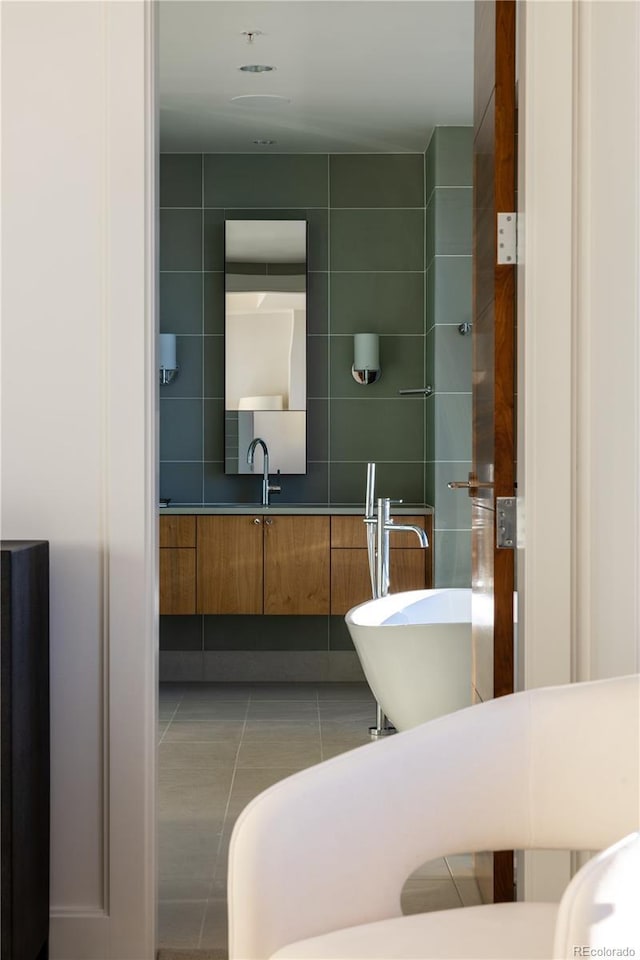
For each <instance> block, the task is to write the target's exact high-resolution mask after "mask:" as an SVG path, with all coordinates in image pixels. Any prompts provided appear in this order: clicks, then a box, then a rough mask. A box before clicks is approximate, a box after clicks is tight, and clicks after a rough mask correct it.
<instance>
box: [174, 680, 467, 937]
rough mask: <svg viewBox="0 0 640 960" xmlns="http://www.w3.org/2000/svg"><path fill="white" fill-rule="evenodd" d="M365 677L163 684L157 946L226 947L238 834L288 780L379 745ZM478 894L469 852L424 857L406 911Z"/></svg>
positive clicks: (407, 892) (462, 901) (458, 902)
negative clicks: (265, 794)
mask: <svg viewBox="0 0 640 960" xmlns="http://www.w3.org/2000/svg"><path fill="white" fill-rule="evenodd" d="M374 719H375V706H374V701H373V698H372V696H371V693H370V691H369V688H368V687H367V686H366V685H365V684H362V683H353V684H351V683H325V684H312V683H281V684H277V683H256V684H240V683H233V684H232V683H228V684H225V683H197V684H196V683H192V684H189V683H182V684H178V683H163V684H161V685H160V719H159V730H158V737H159V746H158V753H159V778H158V779H159V797H158V811H159V836H158V845H159V856H158V859H159V877H158V896H159V906H158V946H159V947H161V948H174V949H183V950H193V949H202V950H224V949H226V942H227V921H226V909H227V904H226V873H227V852H228V849H229V840H230V837H231V830H232V828H233V824H234V823H235V820H236V817H237V816H238V814H239V813H240V811H241V810H242V808H243V807H244V806H246V804H247V803H248V802H249V801H250V800H251V799H252V798H253V797H254V796H256V794H258V793H260V792H261V791H262V790H264V789H266V788H267V787H269V786H271V784H273V783H275V782H276V781H278V780H281V779H282V778H283V777H287V776H289V775H290V774H292V773H295V772H296V771H298V770H302V769H304V768H305V767H309V766H311V765H312V764H314V763H319V762H320V761H322V760H326V759H328V758H329V757H333V756H335V755H336V754H338V753H342V752H344V751H345V750H351V749H353V748H354V747H358V746H361V745H362V744H364V743H369V742H370V741H369V737H368V733H367V728H368V727H369V726H370V725H371V724H373V722H374ZM478 902H479V897H478V891H477V887H476V884H475V881H474V880H473V876H472V872H471V864H470V859H469V858H466V857H450V858H448V859H447V860H439V861H434V862H433V863H430V864H425V865H424V866H423V867H421V868H420V870H418V871H416V873H415V874H413V875H412V877H410V878H409V880H408V881H407V883H406V885H405V888H404V893H403V898H402V905H403V909H404V912H405V913H417V912H420V911H424V910H440V909H446V908H448V907H459V906H463V905H464V906H467V905H471V904H474V903H478Z"/></svg>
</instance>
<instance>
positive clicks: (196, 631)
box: [160, 616, 202, 650]
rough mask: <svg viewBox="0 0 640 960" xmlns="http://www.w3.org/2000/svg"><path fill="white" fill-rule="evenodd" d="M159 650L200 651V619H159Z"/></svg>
mask: <svg viewBox="0 0 640 960" xmlns="http://www.w3.org/2000/svg"><path fill="white" fill-rule="evenodd" d="M160 649H161V650H202V617H200V616H183V617H168V616H163V617H160Z"/></svg>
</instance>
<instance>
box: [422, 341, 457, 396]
mask: <svg viewBox="0 0 640 960" xmlns="http://www.w3.org/2000/svg"><path fill="white" fill-rule="evenodd" d="M454 329H455V328H454ZM425 352H426V356H425V372H424V379H425V384H427V385H428V386H431V387H434V386H435V369H436V328H435V327H432V328H431V330H429V333H428V334H427V336H426V338H425Z"/></svg>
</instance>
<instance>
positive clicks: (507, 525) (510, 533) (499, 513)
mask: <svg viewBox="0 0 640 960" xmlns="http://www.w3.org/2000/svg"><path fill="white" fill-rule="evenodd" d="M516 502H517V501H516V498H515V497H496V547H497V548H498V549H499V550H500V549H502V550H515V548H516V524H517V513H516Z"/></svg>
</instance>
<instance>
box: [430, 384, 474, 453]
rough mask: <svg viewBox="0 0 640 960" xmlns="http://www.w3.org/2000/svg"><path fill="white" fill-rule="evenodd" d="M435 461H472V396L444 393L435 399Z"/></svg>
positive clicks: (468, 394)
mask: <svg viewBox="0 0 640 960" xmlns="http://www.w3.org/2000/svg"><path fill="white" fill-rule="evenodd" d="M434 402H435V413H434V426H435V451H434V452H435V456H434V457H433V458H432V459H434V460H464V461H465V462H466V461H467V460H470V459H471V418H472V406H471V394H470V393H444V394H439V395H436V397H435V398H434Z"/></svg>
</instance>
